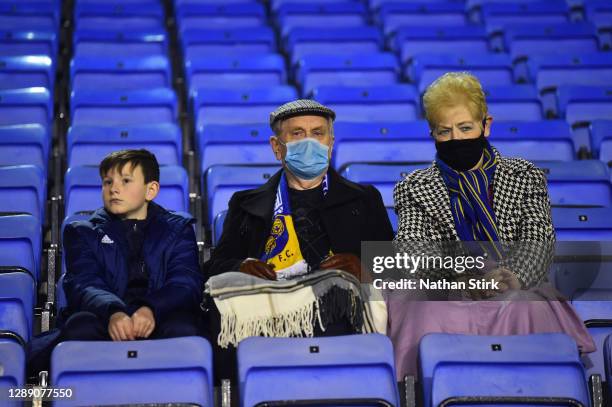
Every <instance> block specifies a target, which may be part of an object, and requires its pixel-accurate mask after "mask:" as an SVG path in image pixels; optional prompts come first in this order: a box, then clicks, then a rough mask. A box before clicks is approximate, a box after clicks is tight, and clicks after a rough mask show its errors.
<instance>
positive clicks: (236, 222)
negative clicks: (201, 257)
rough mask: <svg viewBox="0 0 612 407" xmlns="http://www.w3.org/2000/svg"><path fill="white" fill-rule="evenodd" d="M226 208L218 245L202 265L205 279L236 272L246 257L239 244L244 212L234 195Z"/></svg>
mask: <svg viewBox="0 0 612 407" xmlns="http://www.w3.org/2000/svg"><path fill="white" fill-rule="evenodd" d="M228 207H229V209H228V211H227V216H226V217H225V222H224V223H223V233H222V234H221V238H220V239H219V243H218V244H217V247H215V248H214V250H213V251H212V254H211V257H210V259H209V260H208V261H207V262H206V263H205V264H204V274H205V276H206V278H207V279H208V278H210V277H212V276H214V275H217V274H221V273H225V272H227V271H236V270H238V268H239V267H240V263H242V261H244V259H245V258H246V257H247V256H248V253H247V249H246V245H245V244H241V239H240V233H241V226H242V223H243V220H244V215H243V213H244V212H243V211H242V210H241V209H240V204H239V201H238V199H237V198H236V195H233V196H232V198H231V199H230V201H229V205H228Z"/></svg>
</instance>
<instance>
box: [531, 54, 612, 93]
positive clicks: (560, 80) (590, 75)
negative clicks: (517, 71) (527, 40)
mask: <svg viewBox="0 0 612 407" xmlns="http://www.w3.org/2000/svg"><path fill="white" fill-rule="evenodd" d="M527 65H528V68H529V81H530V82H534V83H536V84H537V86H538V89H544V88H549V87H558V86H561V85H587V86H589V85H595V86H596V85H601V86H605V85H608V84H610V83H612V55H610V54H606V53H603V52H600V53H595V54H580V55H571V54H567V55H547V56H538V55H534V56H530V57H529V60H528V62H527Z"/></svg>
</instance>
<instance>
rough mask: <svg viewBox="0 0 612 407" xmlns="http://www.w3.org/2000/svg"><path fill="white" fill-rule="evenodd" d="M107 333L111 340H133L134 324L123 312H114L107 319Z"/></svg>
mask: <svg viewBox="0 0 612 407" xmlns="http://www.w3.org/2000/svg"><path fill="white" fill-rule="evenodd" d="M108 334H109V335H110V337H111V339H112V340H113V341H133V340H134V324H133V323H132V319H131V318H130V317H129V315H128V314H126V313H125V312H115V313H114V314H113V315H111V317H110V320H109V321H108Z"/></svg>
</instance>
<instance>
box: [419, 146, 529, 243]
mask: <svg viewBox="0 0 612 407" xmlns="http://www.w3.org/2000/svg"><path fill="white" fill-rule="evenodd" d="M493 152H494V154H495V156H496V157H497V168H496V170H495V175H494V176H493V188H494V194H493V211H494V212H495V215H496V217H497V220H498V222H499V221H500V218H502V219H503V217H504V216H507V215H512V214H507V213H505V212H502V211H500V210H499V209H500V208H501V207H502V206H503V205H502V203H501V202H500V200H501V199H505V198H504V195H505V194H504V193H503V191H509V190H511V188H512V187H511V184H512V183H513V182H516V181H515V177H516V176H517V174H519V173H521V172H523V171H526V170H528V169H529V164H528V162H527V161H524V160H516V159H509V158H504V157H502V156H501V154H500V153H499V151H498V150H497V149H496V148H495V147H493ZM415 181H416V182H414V184H413V185H412V188H414V189H415V191H414V192H415V193H414V194H413V196H414V198H415V200H416V201H417V202H418V203H419V204H420V205H421V207H422V208H424V210H425V212H427V214H428V215H429V216H430V217H432V218H433V219H437V220H438V221H439V222H440V223H441V224H442V225H443V227H444V229H445V230H448V231H449V233H450V237H451V238H452V239H455V240H459V235H458V234H457V231H456V229H455V221H454V219H453V214H452V212H451V207H450V195H449V193H448V188H447V187H446V184H445V183H444V180H443V178H442V173H441V172H440V169H439V168H438V166H437V165H436V163H435V161H434V162H433V163H432V165H431V166H430V167H428V168H426V169H424V170H423V172H422V176H421V177H419V178H417V179H416V180H415Z"/></svg>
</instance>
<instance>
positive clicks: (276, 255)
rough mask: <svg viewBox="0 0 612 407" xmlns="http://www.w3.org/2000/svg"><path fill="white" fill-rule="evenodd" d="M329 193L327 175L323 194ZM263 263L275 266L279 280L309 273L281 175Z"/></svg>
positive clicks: (286, 188) (284, 181)
mask: <svg viewBox="0 0 612 407" xmlns="http://www.w3.org/2000/svg"><path fill="white" fill-rule="evenodd" d="M326 192H327V175H326V176H325V178H324V179H323V193H324V194H325V193H326ZM261 260H262V261H264V262H266V263H268V264H270V265H274V271H275V272H276V278H277V279H279V280H283V279H288V278H291V277H295V276H299V275H302V274H306V273H308V271H309V266H308V263H306V260H304V257H303V256H302V252H301V250H300V242H299V240H298V237H297V233H296V232H295V227H294V225H293V217H292V216H291V208H290V204H289V193H288V186H287V179H286V178H285V174H284V173H283V174H282V175H281V179H280V182H279V184H278V189H277V191H276V201H275V203H274V215H273V220H272V229H271V230H270V236H268V239H267V240H266V245H265V249H264V254H263V256H262V258H261Z"/></svg>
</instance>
